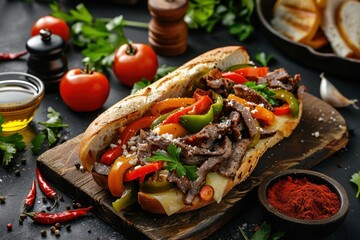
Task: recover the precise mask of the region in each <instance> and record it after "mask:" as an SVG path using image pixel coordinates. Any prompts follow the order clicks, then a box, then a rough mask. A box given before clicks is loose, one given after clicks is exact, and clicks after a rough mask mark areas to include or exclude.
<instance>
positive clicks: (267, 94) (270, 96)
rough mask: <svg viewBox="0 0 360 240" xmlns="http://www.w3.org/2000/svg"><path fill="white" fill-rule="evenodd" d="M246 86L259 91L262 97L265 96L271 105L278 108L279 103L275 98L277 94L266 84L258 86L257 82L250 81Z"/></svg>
mask: <svg viewBox="0 0 360 240" xmlns="http://www.w3.org/2000/svg"><path fill="white" fill-rule="evenodd" d="M245 85H246V86H247V87H249V88H251V89H254V90H255V91H257V92H258V93H259V94H260V95H261V96H263V97H264V98H265V99H266V100H267V101H268V102H269V103H270V104H271V105H273V106H278V105H279V101H278V100H277V99H276V98H274V96H275V93H274V92H273V91H271V90H270V89H269V88H268V87H267V84H266V83H263V84H256V83H255V82H252V81H248V82H246V83H245Z"/></svg>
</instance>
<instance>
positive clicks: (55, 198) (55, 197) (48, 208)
mask: <svg viewBox="0 0 360 240" xmlns="http://www.w3.org/2000/svg"><path fill="white" fill-rule="evenodd" d="M53 200H54V204H53V205H52V206H51V207H47V208H46V210H48V211H51V210H53V209H54V208H55V207H56V206H57V205H58V197H57V196H54V198H53Z"/></svg>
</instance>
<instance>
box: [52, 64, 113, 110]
mask: <svg viewBox="0 0 360 240" xmlns="http://www.w3.org/2000/svg"><path fill="white" fill-rule="evenodd" d="M59 89H60V95H61V98H62V100H63V101H64V102H65V103H66V105H68V106H69V107H70V108H71V109H73V110H75V111H78V112H89V111H94V110H96V109H99V108H100V107H101V106H102V105H103V104H104V103H105V102H106V100H107V98H108V96H109V93H110V84H109V81H108V79H107V78H106V76H105V75H104V74H102V73H100V72H90V71H88V70H82V69H78V68H76V69H72V70H70V71H68V72H67V73H66V74H65V75H64V76H63V77H62V78H61V80H60V86H59Z"/></svg>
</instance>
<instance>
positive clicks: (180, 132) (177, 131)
mask: <svg viewBox="0 0 360 240" xmlns="http://www.w3.org/2000/svg"><path fill="white" fill-rule="evenodd" d="M153 131H154V132H155V133H157V134H159V135H163V134H166V133H168V134H171V135H173V138H177V137H182V136H185V135H186V134H187V131H186V129H185V128H184V127H183V126H182V125H181V124H180V123H168V124H163V125H159V126H158V127H156V128H155V129H154V130H153Z"/></svg>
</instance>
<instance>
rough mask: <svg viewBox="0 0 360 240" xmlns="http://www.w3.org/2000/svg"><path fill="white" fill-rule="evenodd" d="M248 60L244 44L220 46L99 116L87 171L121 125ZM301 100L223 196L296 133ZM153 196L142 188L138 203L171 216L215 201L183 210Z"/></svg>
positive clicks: (85, 160)
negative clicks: (212, 72)
mask: <svg viewBox="0 0 360 240" xmlns="http://www.w3.org/2000/svg"><path fill="white" fill-rule="evenodd" d="M248 62H249V56H248V54H247V52H246V51H245V49H244V48H243V47H238V46H230V47H224V48H218V49H215V50H212V51H209V52H206V53H204V54H202V55H200V56H199V57H196V58H195V59H193V60H191V61H189V62H187V63H186V64H184V65H183V66H181V67H180V68H178V69H177V70H176V71H174V72H172V73H170V74H168V75H167V76H165V77H164V78H162V79H160V80H158V81H156V82H155V83H153V84H152V85H150V86H148V87H147V88H145V89H143V90H141V91H139V92H137V93H135V94H133V95H130V96H128V97H126V98H124V99H123V100H121V101H120V102H118V103H116V104H115V105H113V106H112V107H110V108H109V109H108V110H106V111H105V112H104V113H103V114H101V115H100V116H99V117H97V118H96V119H95V120H94V121H93V122H92V123H91V124H90V125H89V127H88V128H87V130H86V131H85V133H84V135H83V139H82V141H81V143H80V150H79V155H80V159H81V161H82V164H83V166H84V167H85V169H86V170H87V171H89V172H91V168H92V165H93V164H94V162H95V161H98V160H99V157H100V156H101V153H102V152H103V151H105V149H107V148H108V146H109V145H110V144H111V143H113V142H115V141H116V140H117V138H118V131H119V128H121V127H123V126H126V125H127V124H128V123H130V122H131V121H133V120H135V119H138V118H140V117H141V116H143V115H144V114H145V112H146V111H147V110H148V109H149V108H150V106H151V105H152V104H153V103H154V102H157V101H160V100H163V99H166V98H169V97H179V96H183V95H184V94H185V93H186V92H187V91H188V89H189V88H191V86H192V85H193V83H194V81H195V80H196V79H197V78H199V77H200V76H202V75H204V74H206V73H207V72H209V71H210V70H211V69H213V68H215V67H217V68H219V69H220V70H225V69H226V68H227V67H229V66H232V65H235V64H244V63H248ZM299 100H300V112H299V115H298V117H296V118H293V117H290V116H277V117H276V124H275V125H273V126H271V128H273V129H276V130H277V133H276V134H275V135H274V136H272V137H269V138H266V139H261V140H260V141H259V143H258V144H257V145H256V147H255V148H252V149H250V150H248V151H247V153H246V154H245V156H244V158H243V160H242V164H241V166H240V168H239V169H238V171H237V174H236V176H235V177H234V178H232V179H230V178H229V179H228V180H226V181H227V185H226V189H225V191H224V194H223V195H225V194H227V193H228V192H229V191H230V190H231V189H232V188H233V187H234V186H235V185H237V184H239V183H240V182H242V181H244V180H245V179H246V178H247V177H248V176H249V175H250V173H251V172H252V171H253V170H254V168H255V166H256V165H257V162H258V160H259V158H260V157H261V156H262V155H263V153H264V152H265V151H266V150H267V149H268V148H270V147H272V146H274V145H275V144H276V143H278V142H279V141H281V140H282V139H283V138H285V137H287V136H289V135H290V134H291V133H292V131H293V130H294V128H295V127H296V126H297V124H298V123H299V121H300V118H301V115H302V101H301V98H299ZM225 183H226V182H225ZM175 195H176V198H178V199H182V198H183V197H184V196H183V194H182V193H181V192H176V193H175ZM153 196H154V195H151V194H148V193H144V192H141V191H140V192H139V193H138V202H139V204H140V205H141V207H142V208H143V209H145V210H147V211H149V212H153V213H159V214H168V215H171V214H173V213H179V212H186V211H192V210H195V209H198V208H201V207H204V206H206V205H208V204H210V203H212V201H209V202H204V201H202V200H201V199H200V198H199V197H196V198H195V199H194V200H193V202H192V204H190V205H184V206H183V207H181V208H179V209H176V210H174V211H172V212H169V211H166V210H165V209H164V207H163V205H162V203H161V202H160V201H158V199H156V198H155V197H153Z"/></svg>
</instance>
